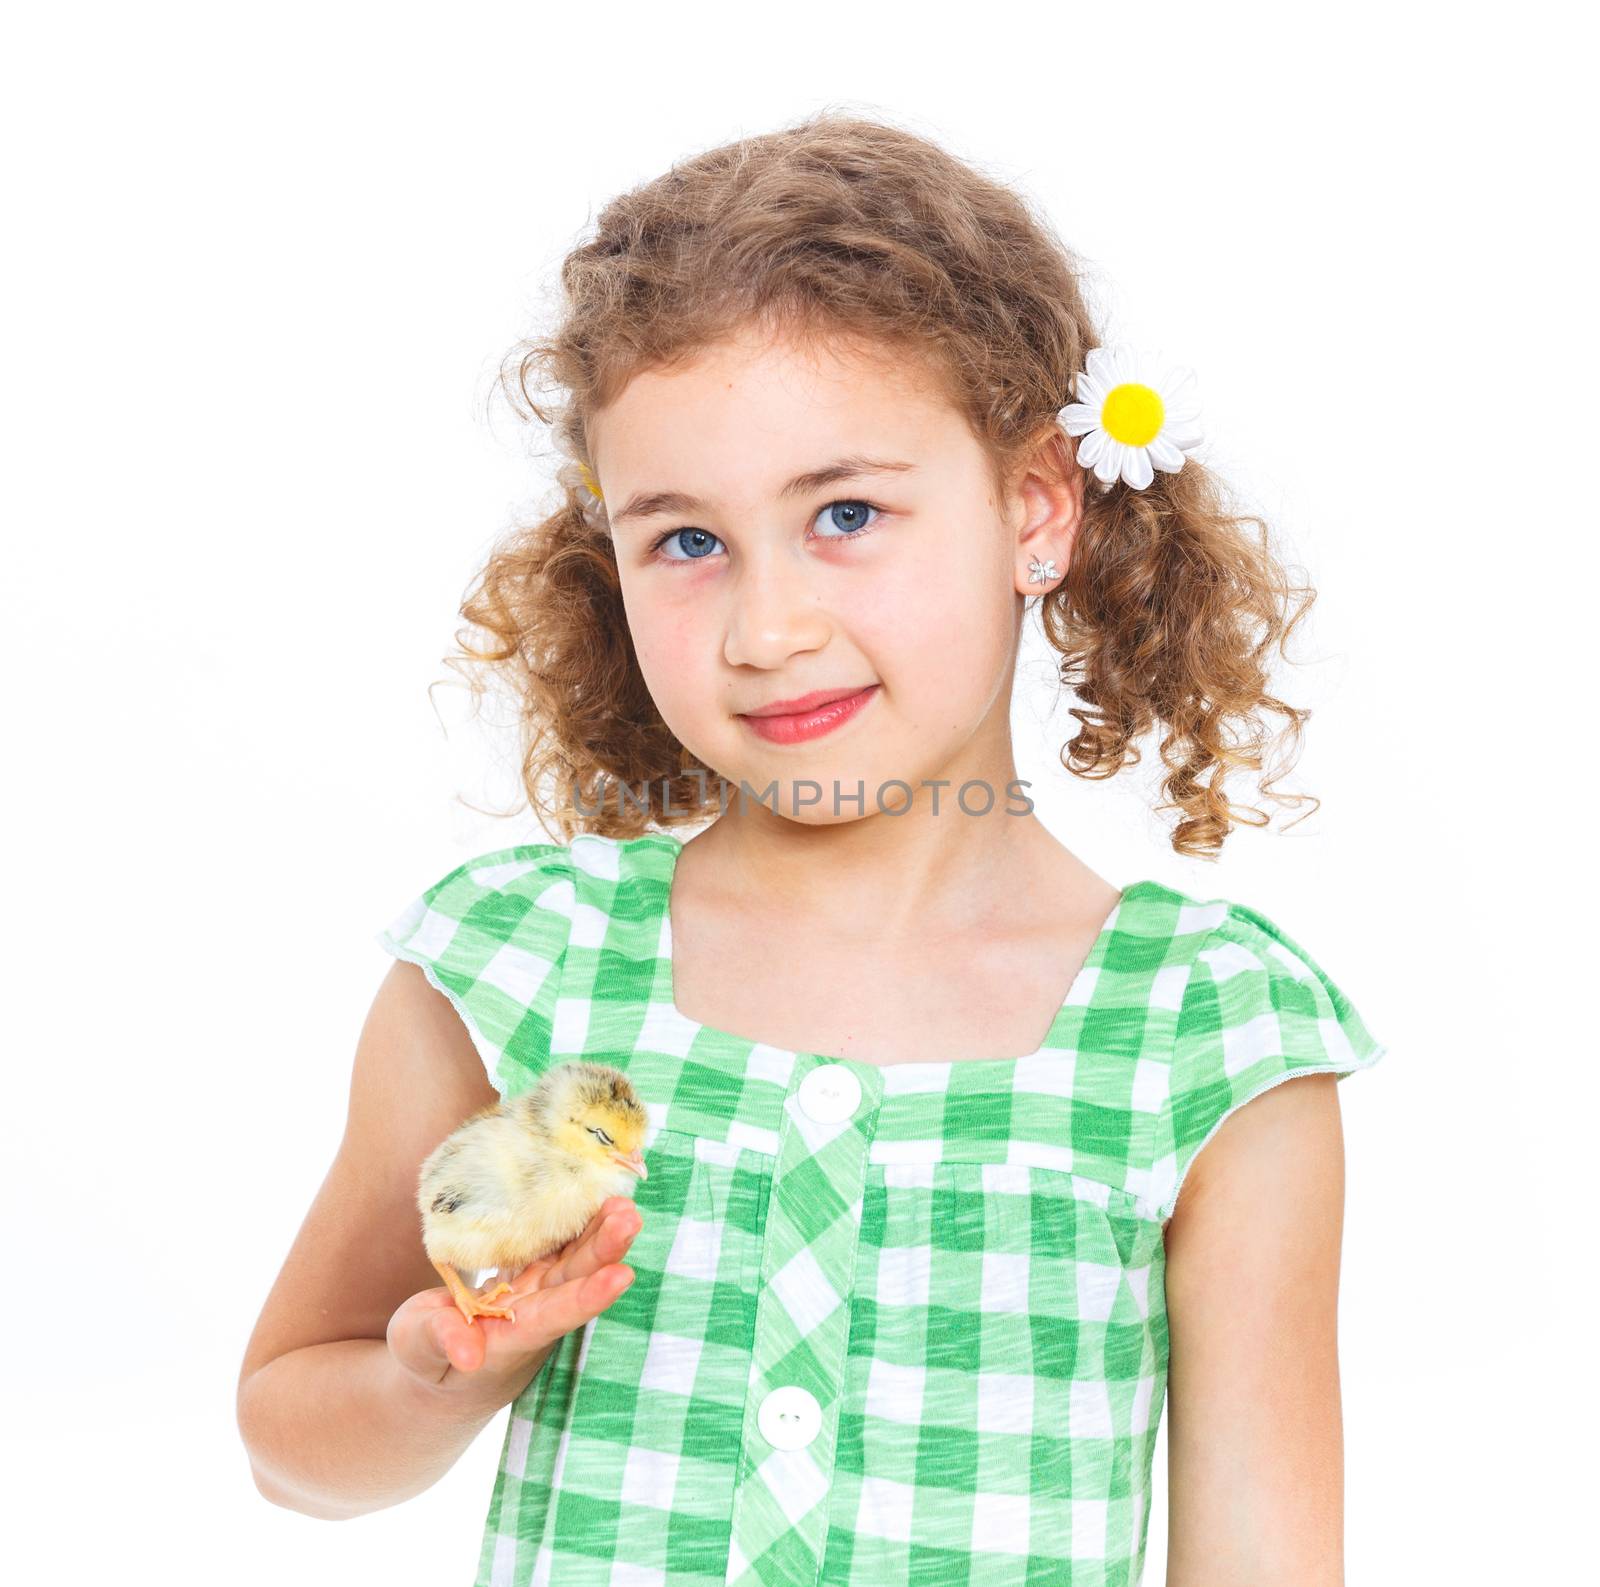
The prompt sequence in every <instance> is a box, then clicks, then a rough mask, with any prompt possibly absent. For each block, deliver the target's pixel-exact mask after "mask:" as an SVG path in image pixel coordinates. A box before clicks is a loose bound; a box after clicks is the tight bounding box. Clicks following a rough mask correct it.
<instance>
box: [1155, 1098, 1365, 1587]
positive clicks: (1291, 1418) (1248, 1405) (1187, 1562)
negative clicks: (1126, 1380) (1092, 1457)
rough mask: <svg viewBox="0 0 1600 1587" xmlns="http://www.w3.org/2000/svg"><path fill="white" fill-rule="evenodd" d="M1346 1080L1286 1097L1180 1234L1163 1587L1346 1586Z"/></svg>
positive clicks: (1174, 1247) (1210, 1168)
mask: <svg viewBox="0 0 1600 1587" xmlns="http://www.w3.org/2000/svg"><path fill="white" fill-rule="evenodd" d="M1343 1225H1344V1139H1343V1131H1342V1128H1341V1124H1340V1117H1339V1103H1338V1098H1337V1096H1336V1093H1335V1082H1334V1077H1333V1076H1332V1075H1329V1074H1321V1075H1304V1076H1300V1077H1298V1078H1297V1079H1295V1080H1294V1081H1293V1083H1291V1084H1286V1085H1279V1086H1274V1087H1272V1088H1271V1089H1270V1090H1267V1091H1265V1092H1263V1093H1262V1094H1261V1095H1260V1096H1258V1097H1256V1098H1255V1099H1253V1100H1252V1101H1251V1102H1250V1103H1248V1104H1247V1105H1246V1106H1244V1107H1242V1108H1240V1109H1239V1111H1238V1112H1237V1113H1236V1114H1235V1115H1234V1116H1233V1117H1232V1118H1230V1119H1229V1120H1228V1121H1227V1122H1226V1123H1225V1124H1224V1125H1223V1126H1222V1128H1221V1129H1219V1130H1218V1131H1217V1133H1216V1136H1215V1137H1214V1138H1213V1139H1212V1140H1211V1142H1210V1143H1209V1144H1208V1145H1207V1146H1206V1148H1205V1150H1204V1151H1202V1152H1201V1153H1200V1155H1199V1156H1198V1157H1197V1158H1196V1159H1195V1160H1194V1164H1193V1166H1192V1167H1191V1169H1190V1171H1189V1175H1188V1177H1187V1179H1186V1180H1185V1181H1184V1185H1183V1194H1182V1196H1181V1197H1180V1198H1179V1200H1178V1203H1177V1206H1176V1209H1175V1210H1174V1213H1173V1216H1172V1219H1171V1221H1170V1223H1169V1224H1168V1225H1167V1233H1166V1247H1167V1318H1168V1327H1169V1329H1170V1336H1169V1338H1170V1354H1169V1358H1168V1378H1167V1404H1168V1416H1169V1421H1168V1426H1167V1458H1168V1495H1169V1499H1168V1535H1167V1587H1219V1584H1223V1583H1226V1584H1227V1587H1254V1584H1257V1583H1260V1584H1262V1587H1266V1584H1268V1583H1280V1582H1289V1581H1292V1582H1294V1583H1296V1584H1297V1587H1343V1582H1344V1445H1343V1431H1342V1427H1341V1414H1340V1404H1339V1357H1338V1344H1337V1313H1338V1295H1339V1249H1340V1244H1341V1240H1342V1237H1343Z"/></svg>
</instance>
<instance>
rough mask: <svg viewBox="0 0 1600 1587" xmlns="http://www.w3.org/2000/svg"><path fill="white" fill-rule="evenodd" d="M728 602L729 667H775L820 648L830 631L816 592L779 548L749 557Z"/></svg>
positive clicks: (726, 649)
mask: <svg viewBox="0 0 1600 1587" xmlns="http://www.w3.org/2000/svg"><path fill="white" fill-rule="evenodd" d="M728 599H729V601H730V602H731V607H730V610H729V612H728V629H727V637H726V639H725V640H724V642H723V657H724V659H725V660H726V661H727V663H728V665H729V666H732V667H741V666H742V667H764V668H768V669H775V668H780V667H782V666H783V665H784V663H785V662H787V661H788V659H789V658H790V657H791V656H793V655H795V654H796V653H797V652H803V651H807V650H820V649H822V647H823V646H824V645H826V644H827V642H828V636H829V634H830V633H831V632H832V622H831V620H830V619H829V616H828V613H827V610H826V608H825V607H824V606H823V603H822V596H821V593H820V591H819V590H818V589H816V588H815V587H814V586H813V585H812V583H811V581H810V580H809V579H808V578H807V577H806V574H805V572H804V570H803V569H801V568H799V567H796V565H795V563H794V560H793V559H792V558H791V557H789V556H786V555H785V554H784V553H783V551H782V550H780V549H776V548H771V549H767V550H766V551H765V552H756V553H754V554H752V556H751V558H750V560H749V561H748V562H747V563H746V565H745V566H744V567H743V568H742V569H740V571H739V573H738V575H737V576H736V577H735V579H734V580H732V581H730V593H729V597H728Z"/></svg>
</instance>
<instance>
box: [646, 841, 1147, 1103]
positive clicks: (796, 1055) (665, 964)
mask: <svg viewBox="0 0 1600 1587" xmlns="http://www.w3.org/2000/svg"><path fill="white" fill-rule="evenodd" d="M644 836H645V837H646V838H647V839H655V840H660V841H661V842H662V843H664V844H665V845H666V850H667V854H668V862H667V873H666V879H665V886H664V888H663V891H662V904H661V922H660V930H661V937H660V941H661V952H660V958H661V977H662V993H661V996H662V999H663V1001H664V1002H665V1004H666V1006H667V1007H668V1008H669V1009H670V1010H671V1012H672V1016H673V1018H674V1019H676V1020H679V1021H681V1022H682V1023H683V1024H684V1025H685V1026H687V1027H688V1028H689V1029H690V1030H692V1031H693V1032H694V1034H695V1036H696V1037H704V1038H709V1039H710V1040H712V1041H714V1042H716V1043H717V1044H718V1045H719V1046H722V1047H728V1046H737V1047H740V1048H742V1049H745V1050H748V1049H750V1048H752V1047H765V1048H768V1049H769V1050H770V1051H772V1052H775V1053H781V1054H782V1055H783V1056H784V1057H785V1058H792V1059H803V1058H809V1059H812V1060H814V1061H816V1062H818V1063H832V1064H843V1065H845V1066H846V1067H847V1068H849V1069H852V1070H855V1071H858V1072H871V1073H873V1074H880V1075H881V1074H884V1073H886V1072H887V1071H888V1070H891V1069H905V1070H910V1071H913V1072H914V1071H918V1070H920V1071H923V1072H924V1073H931V1072H932V1071H934V1070H943V1069H949V1068H952V1067H954V1066H955V1065H958V1064H959V1065H961V1066H963V1067H965V1066H966V1065H968V1064H976V1065H979V1066H982V1067H984V1068H986V1069H987V1070H989V1071H991V1072H993V1071H996V1070H1002V1069H1016V1068H1018V1067H1020V1066H1021V1065H1023V1064H1030V1063H1034V1062H1036V1061H1037V1060H1038V1059H1040V1058H1042V1057H1044V1056H1045V1054H1047V1053H1049V1052H1053V1051H1058V1050H1060V1049H1061V1048H1063V1047H1065V1046H1066V1045H1067V1043H1066V1039H1065V1036H1066V1026H1067V1022H1068V1020H1069V1019H1071V1018H1072V1011H1073V1010H1075V1009H1076V1010H1082V1009H1086V1008H1087V1007H1088V1005H1089V1002H1090V1001H1091V996H1090V995H1088V994H1087V988H1088V986H1089V984H1090V977H1091V976H1093V975H1095V974H1096V973H1097V972H1098V971H1099V968H1100V962H1101V960H1103V959H1104V957H1105V950H1106V947H1107V945H1108V944H1109V942H1110V940H1111V936H1112V933H1113V932H1114V930H1115V929H1116V923H1117V921H1118V920H1119V918H1120V917H1121V915H1122V912H1123V909H1124V907H1125V906H1126V905H1127V903H1128V900H1129V899H1130V898H1131V897H1132V896H1133V895H1134V894H1135V893H1137V892H1139V891H1141V890H1142V889H1143V888H1145V887H1147V886H1151V885H1154V884H1153V883H1151V882H1149V881H1147V880H1139V881H1133V882H1130V883H1128V885H1127V886H1126V887H1124V888H1123V889H1122V892H1121V893H1120V894H1119V895H1118V897H1117V901H1116V903H1115V904H1113V905H1112V906H1111V909H1110V911H1109V913H1108V914H1107V915H1106V917H1105V919H1104V920H1103V921H1102V922H1101V923H1100V929H1099V931H1097V932H1096V933H1095V938H1094V941H1093V943H1092V944H1091V945H1090V947H1089V951H1088V953H1087V954H1086V955H1085V956H1084V960H1083V963H1082V964H1081V965H1079V966H1078V970H1077V973H1076V974H1075V975H1074V976H1073V978H1072V984H1071V986H1069V987H1068V988H1067V991H1066V995H1065V996H1064V997H1063V998H1062V999H1061V1001H1060V1003H1058V1004H1057V1005H1056V1011H1055V1014H1054V1015H1053V1016H1052V1018H1051V1020H1050V1028H1049V1030H1047V1031H1046V1032H1045V1036H1044V1040H1043V1041H1042V1042H1041V1043H1040V1045H1039V1046H1038V1047H1036V1048H1035V1049H1034V1050H1033V1051H1032V1052H1029V1053H1022V1054H1020V1055H1018V1056H1017V1057H1014V1058H908V1059H903V1060H901V1061H898V1062H895V1063H883V1064H880V1063H872V1062H871V1061H870V1060H868V1059H865V1058H845V1057H841V1056H839V1055H838V1054H835V1053H824V1052H803V1051H799V1050H797V1049H795V1048H792V1047H784V1046H781V1045H780V1044H779V1043H777V1042H769V1041H763V1040H762V1039H761V1038H759V1037H756V1036H741V1035H739V1034H738V1033H737V1032H735V1031H731V1030H724V1029H722V1028H721V1027H720V1026H717V1025H708V1024H706V1023H705V1021H704V1020H698V1019H694V1018H692V1017H691V1016H690V1015H688V1014H685V1013H684V1012H683V1010H682V1009H681V1008H679V1007H678V997H677V984H676V978H675V977H674V975H673V964H674V959H675V957H676V950H675V937H674V933H673V929H672V884H673V882H674V880H675V879H676V877H677V874H678V859H679V856H680V855H681V854H682V853H683V849H684V842H683V839H681V838H679V837H677V836H676V835H675V834H673V833H671V832H647V833H645V834H644Z"/></svg>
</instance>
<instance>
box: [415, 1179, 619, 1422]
mask: <svg viewBox="0 0 1600 1587" xmlns="http://www.w3.org/2000/svg"><path fill="white" fill-rule="evenodd" d="M641 1226H642V1221H641V1218H640V1213H639V1209H638V1207H637V1206H636V1205H635V1204H634V1202H633V1201H632V1200H631V1199H630V1198H629V1197H627V1196H608V1197H607V1198H606V1199H605V1200H604V1201H603V1202H602V1203H601V1204H600V1206H599V1208H598V1209H597V1210H596V1212H595V1215H594V1216H593V1217H592V1218H591V1219H590V1220H589V1222H588V1223H587V1224H586V1225H585V1227H584V1229H583V1232H582V1233H581V1234H578V1235H576V1236H575V1237H574V1238H573V1239H572V1240H570V1241H568V1243H567V1244H566V1245H564V1246H563V1247H562V1248H561V1249H560V1250H559V1251H552V1252H551V1253H550V1255H549V1256H542V1257H540V1258H539V1259H538V1260H537V1261H534V1262H530V1263H529V1264H528V1266H527V1267H525V1268H524V1269H523V1270H522V1271H521V1272H520V1273H518V1274H517V1275H516V1277H515V1278H514V1279H513V1280H512V1281H511V1284H512V1292H511V1293H510V1294H509V1295H501V1296H499V1297H498V1299H496V1301H495V1305H497V1306H504V1307H506V1308H507V1309H508V1310H510V1311H514V1312H515V1313H516V1317H517V1320H516V1321H515V1322H509V1321H507V1320H506V1319H505V1318H503V1317H477V1318H474V1319H473V1321H472V1323H471V1324H470V1325H469V1324H468V1322H467V1320H466V1319H465V1318H464V1317H463V1316H462V1315H461V1313H460V1311H459V1310H458V1309H457V1308H456V1303H455V1301H454V1300H452V1299H451V1297H450V1292H449V1290H447V1289H445V1288H444V1286H443V1285H441V1286H440V1287H439V1288H438V1289H425V1290H423V1291H422V1292H421V1293H420V1294H417V1295H413V1296H412V1297H411V1298H410V1299H409V1300H407V1301H404V1302H402V1303H401V1305H400V1306H399V1307H398V1308H397V1309H396V1311H395V1314H394V1316H392V1317H391V1318H390V1319H389V1328H388V1335H387V1337H388V1341H389V1351H390V1354H391V1355H392V1356H393V1357H394V1358H395V1360H396V1361H397V1362H398V1363H399V1364H400V1366H401V1367H402V1368H403V1369H404V1370H405V1372H406V1373H407V1374H408V1375H409V1376H410V1377H412V1378H414V1379H415V1380H416V1381H417V1382H418V1383H419V1384H420V1385H421V1386H422V1387H424V1388H426V1389H429V1390H433V1391H438V1392H443V1393H448V1394H467V1395H470V1396H472V1397H473V1398H474V1399H475V1400H481V1401H483V1402H484V1403H487V1404H492V1406H493V1408H495V1409H498V1408H499V1407H500V1406H502V1405H507V1404H509V1403H510V1402H511V1401H512V1400H514V1399H515V1398H516V1397H517V1395H519V1394H520V1393H521V1392H522V1391H523V1389H524V1388H526V1387H527V1385H528V1383H529V1382H530V1381H531V1380H532V1378H533V1377H534V1375H535V1374H536V1373H537V1372H538V1370H539V1368H540V1367H541V1366H543V1365H544V1362H545V1359H546V1358H547V1357H548V1356H549V1354H550V1352H551V1350H552V1349H553V1348H554V1347H555V1345H556V1343H557V1341H559V1340H560V1339H561V1338H562V1337H563V1336H564V1335H566V1334H569V1333H571V1332H572V1331H573V1330H574V1329H576V1328H581V1327H582V1326H583V1325H584V1324H585V1323H586V1322H588V1321H589V1319H590V1318H591V1317H595V1316H598V1315H599V1313H601V1312H603V1311H604V1310H605V1309H606V1307H608V1306H609V1305H610V1304H611V1303H612V1301H614V1300H615V1299H616V1298H617V1296H619V1295H620V1294H621V1293H622V1292H623V1290H625V1289H626V1288H627V1287H628V1286H629V1285H630V1284H631V1283H632V1282H633V1277H634V1275H633V1269H632V1268H630V1267H625V1266H622V1265H621V1264H620V1258H621V1257H622V1256H623V1255H624V1254H625V1253H626V1252H627V1249H628V1247H629V1246H630V1245H632V1244H633V1238H634V1236H635V1235H636V1234H638V1232H639V1229H640V1227H641Z"/></svg>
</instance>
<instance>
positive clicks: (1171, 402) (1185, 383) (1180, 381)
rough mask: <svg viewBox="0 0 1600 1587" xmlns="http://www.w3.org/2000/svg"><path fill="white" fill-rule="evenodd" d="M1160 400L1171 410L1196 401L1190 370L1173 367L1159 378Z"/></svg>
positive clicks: (1192, 373)
mask: <svg viewBox="0 0 1600 1587" xmlns="http://www.w3.org/2000/svg"><path fill="white" fill-rule="evenodd" d="M1161 397H1162V400H1163V401H1164V402H1165V403H1166V404H1167V405H1168V406H1169V407H1173V408H1181V407H1183V406H1184V405H1185V404H1187V403H1190V402H1197V401H1198V390H1197V387H1196V382H1195V378H1194V371H1193V370H1192V369H1183V368H1179V367H1174V368H1172V369H1169V370H1168V371H1167V372H1166V374H1165V375H1163V376H1162V377H1161Z"/></svg>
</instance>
